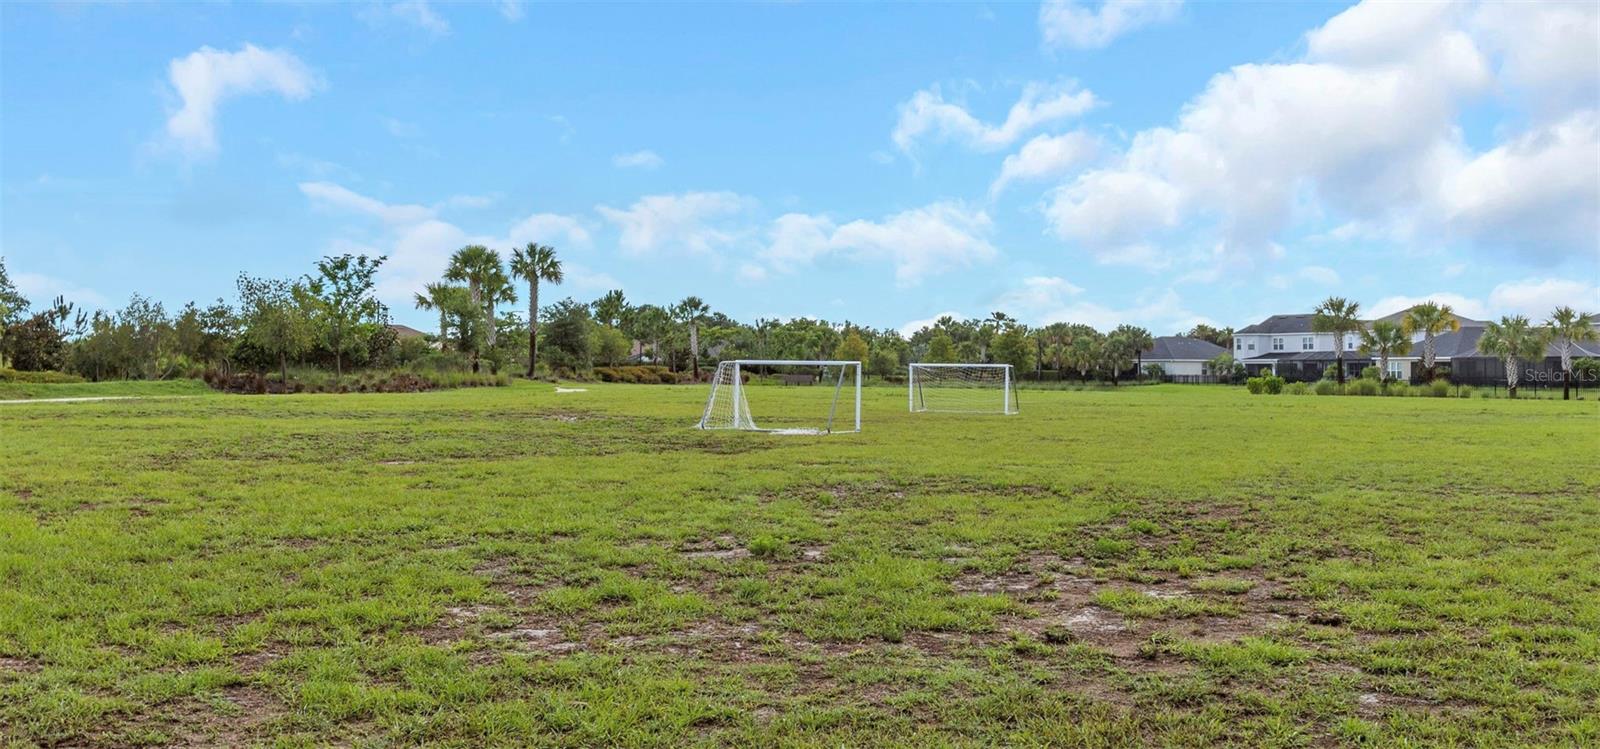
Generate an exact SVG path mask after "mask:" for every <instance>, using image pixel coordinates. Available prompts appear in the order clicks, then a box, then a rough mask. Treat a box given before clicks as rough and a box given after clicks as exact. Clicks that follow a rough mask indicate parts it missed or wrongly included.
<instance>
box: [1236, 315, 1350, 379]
mask: <svg viewBox="0 0 1600 749" xmlns="http://www.w3.org/2000/svg"><path fill="white" fill-rule="evenodd" d="M1314 317H1316V316H1315V315H1310V314H1306V315H1273V316H1272V317H1269V318H1267V319H1265V320H1262V321H1261V322H1258V323H1256V324H1254V325H1250V326H1247V327H1244V328H1241V329H1239V330H1237V331H1234V334H1233V358H1234V359H1236V360H1238V361H1239V363H1241V364H1243V365H1244V367H1245V370H1246V371H1248V372H1249V373H1250V374H1251V375H1259V374H1261V373H1263V372H1268V373H1271V374H1275V375H1278V376H1279V377H1282V378H1284V379H1287V380H1297V381H1298V380H1316V379H1320V378H1321V377H1322V373H1323V371H1324V370H1326V369H1327V368H1328V367H1331V366H1334V364H1335V363H1336V362H1337V361H1338V355H1339V351H1340V349H1343V352H1344V366H1345V374H1346V375H1347V376H1351V377H1355V376H1359V375H1360V374H1361V370H1362V368H1363V367H1368V366H1371V364H1372V359H1371V357H1368V356H1365V355H1363V354H1362V353H1361V351H1360V348H1361V334H1360V333H1359V332H1351V333H1346V334H1345V335H1344V340H1342V341H1335V340H1334V336H1333V334H1332V333H1318V332H1316V331H1314V330H1312V329H1311V320H1312V318H1314Z"/></svg>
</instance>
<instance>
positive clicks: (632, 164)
mask: <svg viewBox="0 0 1600 749" xmlns="http://www.w3.org/2000/svg"><path fill="white" fill-rule="evenodd" d="M663 163H665V162H664V161H663V160H662V158H661V157H660V156H659V155H657V154H656V152H655V151H650V150H644V151H634V152H632V153H619V154H617V155H615V156H612V157H611V165H612V166H615V167H617V168H618V169H658V168H660V167H661V165H662V164H663Z"/></svg>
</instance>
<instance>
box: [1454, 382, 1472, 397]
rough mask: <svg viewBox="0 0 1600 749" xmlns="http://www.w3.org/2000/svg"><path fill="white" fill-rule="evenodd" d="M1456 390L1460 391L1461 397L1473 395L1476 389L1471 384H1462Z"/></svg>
mask: <svg viewBox="0 0 1600 749" xmlns="http://www.w3.org/2000/svg"><path fill="white" fill-rule="evenodd" d="M1457 392H1459V393H1461V397H1463V398H1471V397H1472V396H1473V394H1474V393H1475V392H1477V389H1476V388H1474V387H1472V386H1471V385H1466V386H1463V387H1462V388H1461V389H1460V390H1459V391H1457Z"/></svg>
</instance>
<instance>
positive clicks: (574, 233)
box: [506, 213, 590, 249]
mask: <svg viewBox="0 0 1600 749" xmlns="http://www.w3.org/2000/svg"><path fill="white" fill-rule="evenodd" d="M506 238H507V239H508V240H509V242H508V244H511V245H514V246H516V247H522V246H524V245H526V244H527V243H529V242H537V243H539V244H550V245H556V246H557V247H559V248H565V247H567V246H571V247H576V248H580V249H581V248H586V247H588V246H589V245H590V236H589V230H588V228H586V227H585V226H584V225H583V222H581V221H579V220H578V219H576V218H574V217H572V216H565V215H562V214H559V213H535V214H533V215H531V216H528V217H527V218H525V219H522V220H521V221H518V222H517V223H516V224H514V225H513V226H512V227H511V231H509V232H507V234H506Z"/></svg>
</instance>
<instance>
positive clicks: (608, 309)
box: [590, 289, 628, 328]
mask: <svg viewBox="0 0 1600 749" xmlns="http://www.w3.org/2000/svg"><path fill="white" fill-rule="evenodd" d="M590 306H592V307H593V308H594V319H596V320H598V321H600V324H601V325H604V326H606V327H608V328H615V327H617V324H618V323H619V322H621V320H622V318H623V316H625V315H626V314H627V313H628V298H627V297H626V296H623V294H622V289H612V290H610V291H608V292H606V295H605V296H603V297H600V298H599V299H596V300H594V304H592V305H590Z"/></svg>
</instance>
